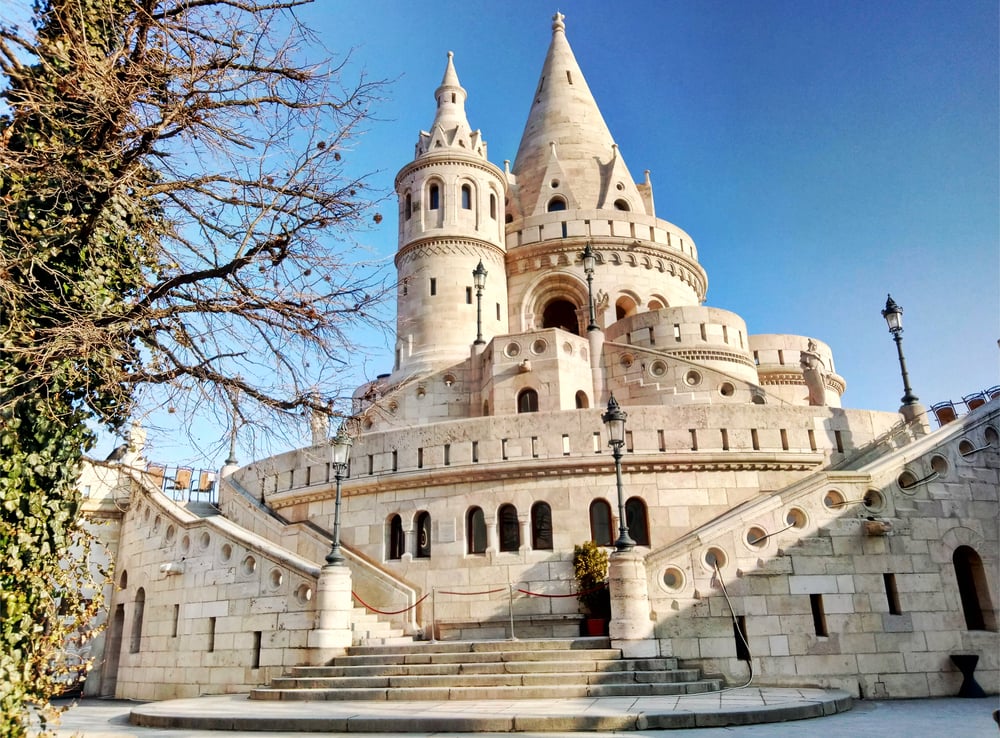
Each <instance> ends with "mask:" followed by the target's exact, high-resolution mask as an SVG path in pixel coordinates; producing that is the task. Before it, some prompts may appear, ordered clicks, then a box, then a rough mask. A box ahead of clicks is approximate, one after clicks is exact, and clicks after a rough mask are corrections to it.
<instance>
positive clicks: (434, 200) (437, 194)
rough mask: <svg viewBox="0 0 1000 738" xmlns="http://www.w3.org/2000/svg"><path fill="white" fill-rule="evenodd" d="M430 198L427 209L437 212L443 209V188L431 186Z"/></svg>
mask: <svg viewBox="0 0 1000 738" xmlns="http://www.w3.org/2000/svg"><path fill="white" fill-rule="evenodd" d="M429 195H430V196H429V197H428V198H427V207H428V209H429V210H437V209H438V208H439V207H441V188H440V187H438V186H437V185H436V184H434V185H431V188H430V190H429Z"/></svg>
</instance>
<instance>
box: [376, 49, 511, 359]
mask: <svg viewBox="0 0 1000 738" xmlns="http://www.w3.org/2000/svg"><path fill="white" fill-rule="evenodd" d="M452 57H453V55H452V53H451V52H448V64H447V67H446V68H445V73H444V79H443V80H442V81H441V85H440V87H438V88H437V90H436V92H435V98H436V100H437V113H436V115H435V117H434V123H433V125H432V126H431V128H430V131H429V132H428V131H421V132H420V137H419V139H418V141H417V145H416V152H415V154H414V158H413V161H411V162H410V163H409V164H407V165H406V166H405V167H403V168H402V169H401V170H400V172H399V174H397V175H396V185H395V187H396V195H397V197H398V198H399V250H398V251H397V253H396V271H397V274H398V275H399V284H398V286H397V298H396V358H395V366H394V372H393V373H394V374H395V375H396V378H402V376H409V375H413V374H420V373H425V372H428V371H432V370H434V369H439V368H443V367H446V366H450V365H452V364H455V363H457V362H460V361H462V360H464V359H466V358H468V356H469V351H470V347H471V346H472V344H473V343H474V342H475V341H476V338H477V314H481V321H482V323H481V326H480V327H479V331H478V332H481V334H482V336H483V340H484V341H489V339H490V338H491V337H492V336H494V335H497V334H503V333H506V332H507V277H506V272H505V268H504V253H505V247H504V223H503V218H504V187H505V185H504V173H503V172H502V171H501V170H500V169H499V168H497V167H496V166H494V165H493V164H491V163H490V162H489V161H488V160H487V158H486V142H485V141H484V140H483V138H482V133H481V132H480V131H478V130H476V131H473V130H472V129H471V128H470V126H469V123H468V120H467V119H466V115H465V98H466V93H465V89H464V88H463V87H462V85H461V84H460V83H459V81H458V74H457V73H456V72H455V65H454V62H453V60H452ZM480 262H482V264H483V267H484V268H485V269H486V272H487V276H486V279H485V284H484V286H483V288H482V296H481V298H478V297H477V294H476V292H477V290H476V286H475V284H474V281H473V276H472V272H473V270H475V269H476V268H477V266H478V265H479V263H480ZM480 299H481V304H479V301H480ZM477 308H481V310H477Z"/></svg>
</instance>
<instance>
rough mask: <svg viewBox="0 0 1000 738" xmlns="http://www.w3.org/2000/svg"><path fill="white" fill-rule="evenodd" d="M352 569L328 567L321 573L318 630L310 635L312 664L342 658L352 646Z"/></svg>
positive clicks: (318, 598) (318, 599)
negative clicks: (335, 657)
mask: <svg viewBox="0 0 1000 738" xmlns="http://www.w3.org/2000/svg"><path fill="white" fill-rule="evenodd" d="M353 609H354V603H353V602H352V601H351V569H350V567H348V566H331V565H330V564H327V565H326V566H324V567H323V568H322V569H321V570H320V573H319V582H318V583H317V585H316V627H315V628H314V629H313V630H312V631H311V632H310V633H309V648H310V650H311V652H312V654H311V661H312V663H313V664H314V665H317V666H321V665H323V664H326V663H327V662H328V661H329V660H330V659H332V658H333V657H334V656H340V655H342V654H343V653H344V652H345V650H346V649H347V647H348V646H350V645H351V643H352V639H353V637H354V633H353V631H352V630H351V611H352V610H353Z"/></svg>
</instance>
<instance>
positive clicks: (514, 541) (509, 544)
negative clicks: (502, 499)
mask: <svg viewBox="0 0 1000 738" xmlns="http://www.w3.org/2000/svg"><path fill="white" fill-rule="evenodd" d="M497 525H498V528H499V530H498V532H499V534H500V535H499V537H500V550H501V551H517V550H518V549H520V548H521V525H520V523H518V520H517V508H516V507H514V506H513V505H501V507H500V512H499V514H498V515H497Z"/></svg>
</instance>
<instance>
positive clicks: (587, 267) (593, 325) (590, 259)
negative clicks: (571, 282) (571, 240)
mask: <svg viewBox="0 0 1000 738" xmlns="http://www.w3.org/2000/svg"><path fill="white" fill-rule="evenodd" d="M580 258H582V259H583V271H584V272H586V274H587V302H588V304H589V305H590V323H588V324H587V332H588V333H590V331H596V330H599V329H598V327H597V320H596V318H595V316H594V267H595V266H596V265H597V254H596V253H595V252H594V249H592V248H591V246H590V241H587V246H586V248H584V250H583V253H582V254H580Z"/></svg>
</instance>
